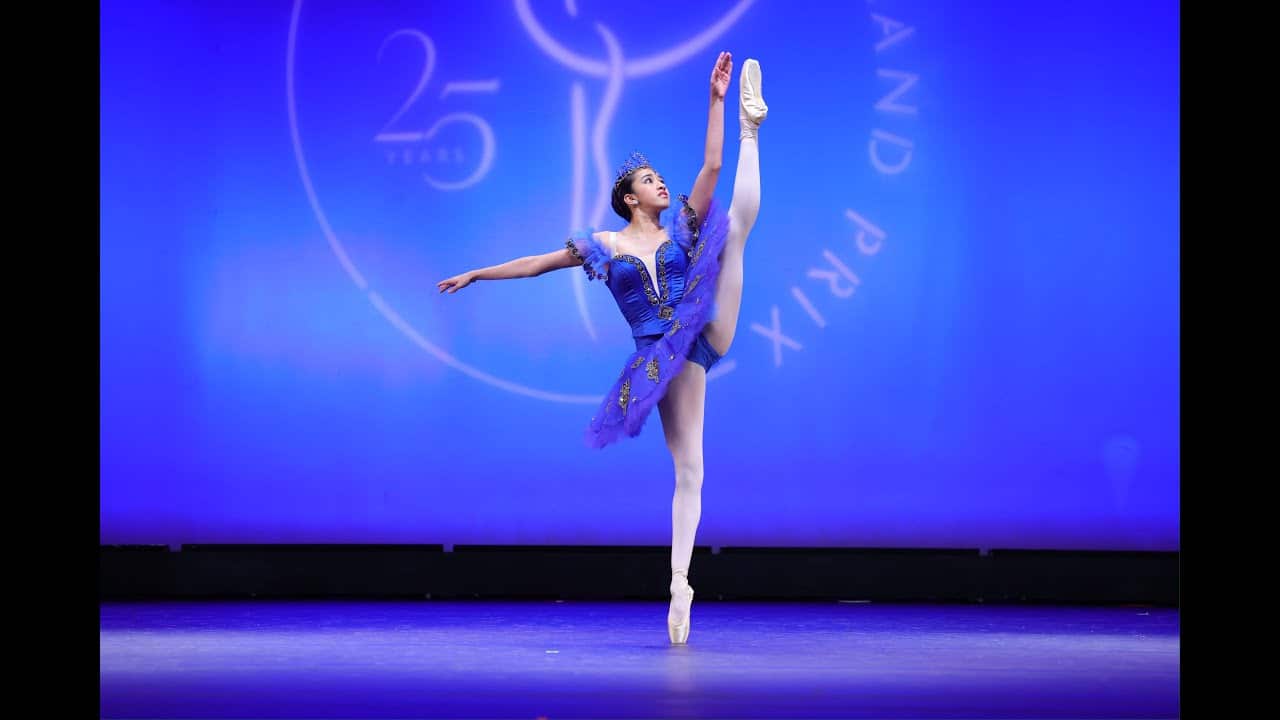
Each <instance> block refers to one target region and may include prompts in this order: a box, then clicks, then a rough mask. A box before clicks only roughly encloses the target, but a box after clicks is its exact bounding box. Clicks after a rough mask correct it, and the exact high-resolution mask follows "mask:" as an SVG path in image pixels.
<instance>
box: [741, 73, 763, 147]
mask: <svg viewBox="0 0 1280 720" xmlns="http://www.w3.org/2000/svg"><path fill="white" fill-rule="evenodd" d="M768 115H769V106H768V105H765V104H764V94H763V91H762V90H761V87H760V62H759V61H757V60H756V59H755V58H747V61H746V62H744V63H743V64H742V73H741V74H740V75H739V76H738V124H739V125H740V126H741V127H742V133H741V136H742V137H744V138H746V137H755V136H756V130H758V129H759V128H760V123H762V122H764V119H765V117H767V116H768Z"/></svg>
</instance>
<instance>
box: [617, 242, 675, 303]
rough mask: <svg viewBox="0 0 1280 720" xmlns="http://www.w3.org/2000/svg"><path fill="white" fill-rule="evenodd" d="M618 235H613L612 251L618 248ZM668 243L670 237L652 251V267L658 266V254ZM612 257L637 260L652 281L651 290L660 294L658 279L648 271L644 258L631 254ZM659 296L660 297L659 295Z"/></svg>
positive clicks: (619, 254) (618, 254)
mask: <svg viewBox="0 0 1280 720" xmlns="http://www.w3.org/2000/svg"><path fill="white" fill-rule="evenodd" d="M620 234H621V233H614V239H613V247H614V249H615V250H616V249H617V248H618V238H617V236H618V235H620ZM670 243H671V238H670V237H668V238H667V239H666V240H663V241H662V242H660V243H658V247H656V248H654V251H653V265H655V266H656V265H657V264H658V253H660V252H662V248H664V247H666V246H667V245H668V244H670ZM613 257H614V258H620V257H629V258H634V259H635V260H639V261H640V264H641V265H642V266H643V267H644V271H645V274H647V275H648V276H649V278H650V279H651V280H653V289H654V291H655V292H658V293H659V294H660V293H661V292H662V289H661V288H660V287H658V277H657V275H655V274H654V273H653V272H650V270H649V264H648V263H646V262H645V261H644V258H642V257H637V256H635V255H632V254H631V253H617V254H616V255H614V256H613ZM659 296H660V297H661V295H659Z"/></svg>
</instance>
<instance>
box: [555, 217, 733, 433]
mask: <svg viewBox="0 0 1280 720" xmlns="http://www.w3.org/2000/svg"><path fill="white" fill-rule="evenodd" d="M680 202H681V205H682V208H681V210H680V213H679V215H678V217H677V218H676V219H675V220H674V221H673V222H672V224H671V227H670V230H669V235H670V239H669V240H667V241H666V242H664V243H663V244H662V245H659V246H658V249H657V251H656V253H655V255H654V261H655V264H656V265H657V273H658V277H657V279H656V281H657V284H656V287H655V284H654V279H653V278H652V277H651V275H650V273H649V270H648V269H647V268H646V267H645V264H644V262H643V261H642V260H640V258H637V257H635V256H633V255H628V254H620V255H617V256H613V257H610V254H609V250H608V248H606V247H605V246H604V245H602V244H601V243H599V242H597V241H596V239H595V238H593V237H592V231H590V230H582V231H579V232H575V233H573V235H572V236H570V238H569V239H568V240H567V241H565V245H566V246H567V247H568V248H569V250H570V251H571V252H572V253H573V254H574V256H575V257H577V258H578V259H580V260H581V261H582V267H583V270H584V271H585V272H586V273H587V277H588V278H590V279H592V280H604V281H605V285H606V286H608V288H609V290H610V292H612V293H613V297H614V299H615V300H616V301H617V303H618V309H619V310H621V311H622V315H623V317H625V318H626V320H627V322H628V323H629V324H630V325H631V334H632V337H633V338H634V339H635V342H636V351H635V352H633V353H632V354H631V355H630V356H628V357H627V359H626V361H625V362H624V363H623V366H622V373H621V374H620V375H619V376H618V380H617V381H616V382H615V383H614V384H613V387H611V388H609V392H607V393H606V394H605V398H604V402H603V403H601V405H600V407H599V409H598V410H597V411H596V414H595V416H594V417H592V418H591V423H590V424H589V425H588V427H587V431H586V435H585V440H586V444H587V445H588V446H590V447H596V448H600V447H604V446H605V445H608V444H609V443H612V442H615V441H617V440H620V439H622V438H623V437H635V436H636V435H639V434H640V430H641V429H642V428H643V427H644V422H645V420H646V419H647V418H648V416H649V412H650V411H651V410H653V408H654V406H655V405H657V404H658V401H659V400H661V399H662V396H663V395H664V394H665V393H666V391H667V385H668V384H669V383H670V382H671V379H672V378H674V377H675V376H677V375H679V374H680V371H681V370H683V369H684V366H685V359H686V358H689V359H691V360H693V361H694V362H698V363H699V364H701V365H702V366H703V367H707V368H710V366H711V365H713V364H714V363H715V362H716V361H717V360H719V359H720V356H719V355H718V354H717V353H716V352H715V350H714V349H712V348H711V345H710V343H708V342H707V340H706V338H705V337H703V336H702V330H703V328H704V327H706V324H707V323H708V322H710V321H711V320H712V319H713V318H714V317H715V307H714V305H715V288H716V280H717V278H718V277H719V275H720V251H721V250H722V249H723V248H724V243H725V238H726V237H728V235H729V217H728V215H726V214H725V213H724V212H722V211H721V210H720V209H719V207H718V206H717V205H716V203H715V201H714V200H713V201H712V202H711V204H710V206H709V207H708V208H707V212H706V214H705V216H704V217H703V218H702V220H701V222H699V221H698V219H697V218H696V216H695V213H694V211H693V208H691V207H689V199H688V197H687V196H684V195H681V196H680Z"/></svg>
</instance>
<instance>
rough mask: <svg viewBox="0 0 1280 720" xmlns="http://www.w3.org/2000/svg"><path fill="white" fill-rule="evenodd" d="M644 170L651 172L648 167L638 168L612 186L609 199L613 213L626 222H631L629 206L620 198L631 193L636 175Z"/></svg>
mask: <svg viewBox="0 0 1280 720" xmlns="http://www.w3.org/2000/svg"><path fill="white" fill-rule="evenodd" d="M645 169H650V170H651V169H652V168H650V167H649V166H648V165H644V166H642V167H638V168H636V169H635V170H632V171H631V172H629V173H627V174H626V175H623V176H622V179H621V180H619V181H618V182H616V183H614V184H613V198H612V199H611V201H610V204H611V205H613V211H614V212H616V213H618V215H619V216H620V217H621V218H622V219H623V220H626V221H627V222H631V206H630V205H628V204H627V203H626V201H624V200H623V199H622V196H623V195H628V194H630V193H631V190H632V187H631V185H632V183H634V182H635V179H636V173H638V172H640V171H641V170H645Z"/></svg>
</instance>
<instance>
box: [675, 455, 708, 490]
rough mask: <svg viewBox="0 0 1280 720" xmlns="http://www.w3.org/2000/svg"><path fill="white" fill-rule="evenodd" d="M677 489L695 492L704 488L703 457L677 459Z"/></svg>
mask: <svg viewBox="0 0 1280 720" xmlns="http://www.w3.org/2000/svg"><path fill="white" fill-rule="evenodd" d="M676 489H677V490H685V491H695V492H696V491H699V490H701V489H702V458H694V457H688V458H681V459H677V460H676Z"/></svg>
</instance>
